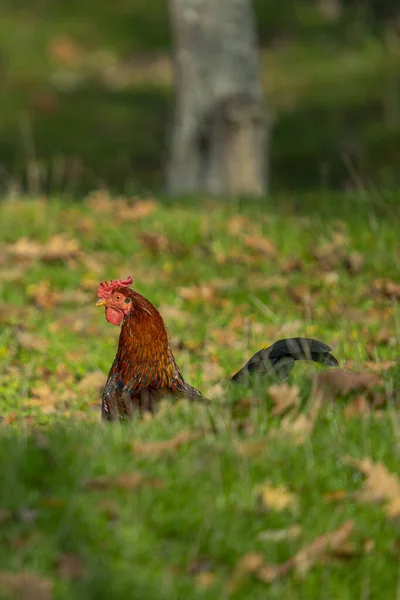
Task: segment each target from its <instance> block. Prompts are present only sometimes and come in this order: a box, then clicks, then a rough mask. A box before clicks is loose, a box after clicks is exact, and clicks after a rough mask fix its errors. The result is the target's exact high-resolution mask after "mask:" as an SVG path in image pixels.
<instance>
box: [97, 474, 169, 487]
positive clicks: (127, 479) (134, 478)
mask: <svg viewBox="0 0 400 600" xmlns="http://www.w3.org/2000/svg"><path fill="white" fill-rule="evenodd" d="M85 485H86V487H87V488H89V489H91V490H106V489H120V490H134V489H137V488H139V487H142V486H149V487H155V488H159V487H163V486H164V482H163V481H161V480H160V479H155V478H149V477H146V476H145V475H144V474H143V473H140V472H139V471H136V472H133V473H120V474H119V475H103V476H101V477H96V478H94V479H89V480H88V481H87V482H86V484H85Z"/></svg>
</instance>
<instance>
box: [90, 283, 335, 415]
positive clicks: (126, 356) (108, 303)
mask: <svg viewBox="0 0 400 600" xmlns="http://www.w3.org/2000/svg"><path fill="white" fill-rule="evenodd" d="M132 282H133V280H132V277H128V278H127V279H120V280H117V281H103V282H102V283H100V285H99V286H98V288H97V295H98V297H99V300H98V302H97V303H96V306H104V307H105V315H106V319H107V321H108V322H109V323H111V324H112V325H116V326H119V325H121V323H122V328H121V333H120V337H119V345H118V351H117V354H116V356H115V358H114V362H113V364H112V367H111V370H110V373H109V375H108V379H107V382H106V385H105V388H104V392H103V398H102V409H101V413H102V418H103V420H106V421H115V420H118V419H127V418H130V417H131V416H132V414H133V412H134V411H135V410H137V409H139V411H140V412H144V411H152V410H153V409H154V407H155V405H156V403H157V401H158V400H159V399H160V398H161V397H165V396H172V397H173V398H182V397H186V398H188V399H189V400H204V401H207V399H206V398H205V397H204V396H203V394H202V393H201V392H199V390H197V389H196V388H194V387H192V386H191V385H189V383H187V382H186V381H185V379H184V377H183V375H182V373H181V371H180V369H179V367H178V365H177V364H176V361H175V358H174V355H173V352H172V349H171V346H170V344H169V339H168V333H167V330H166V328H165V325H164V321H163V319H162V317H161V315H160V313H159V312H158V310H157V309H156V308H155V307H154V306H153V304H151V302H149V300H147V299H146V298H144V296H142V295H141V294H139V293H138V292H136V291H135V290H133V289H131V288H130V286H131V284H132ZM330 350H331V348H330V347H329V346H327V345H326V344H323V343H322V342H319V341H317V340H313V339H309V338H287V339H283V340H279V341H277V342H275V343H274V344H272V346H269V347H268V348H264V349H262V350H259V351H258V352H257V353H256V354H254V356H253V357H252V358H251V359H250V360H249V361H248V363H246V364H245V365H244V367H242V368H241V369H240V370H239V371H238V372H237V373H236V374H235V375H234V376H233V377H232V381H233V382H241V383H248V382H249V380H250V378H252V377H254V376H256V377H260V376H262V375H263V374H265V373H273V374H277V375H279V376H280V377H282V378H284V377H286V376H287V375H288V373H289V372H290V371H291V369H292V368H293V365H294V363H295V361H296V360H313V361H315V362H320V363H322V364H324V365H327V366H333V367H334V366H337V365H338V362H337V360H336V358H335V357H334V356H332V354H330Z"/></svg>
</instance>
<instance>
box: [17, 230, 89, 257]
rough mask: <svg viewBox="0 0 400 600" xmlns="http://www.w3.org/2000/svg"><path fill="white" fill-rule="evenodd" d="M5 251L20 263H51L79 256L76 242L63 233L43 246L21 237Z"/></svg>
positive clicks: (79, 251) (79, 252)
mask: <svg viewBox="0 0 400 600" xmlns="http://www.w3.org/2000/svg"><path fill="white" fill-rule="evenodd" d="M7 251H8V252H9V254H11V255H12V256H14V257H15V258H16V259H17V260H22V261H24V260H44V261H48V262H52V261H57V260H70V259H75V258H78V257H79V256H80V255H81V250H80V247H79V243H78V241H77V240H74V239H71V238H69V237H68V236H67V235H66V234H64V233H59V234H57V235H54V236H53V237H52V238H50V239H49V240H48V241H47V242H46V243H45V244H41V243H40V242H38V241H36V240H30V239H28V238H26V237H23V238H21V239H19V240H18V241H17V242H15V244H13V245H11V246H9V247H8V249H7Z"/></svg>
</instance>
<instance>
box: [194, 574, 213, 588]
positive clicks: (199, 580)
mask: <svg viewBox="0 0 400 600" xmlns="http://www.w3.org/2000/svg"><path fill="white" fill-rule="evenodd" d="M214 581H215V574H214V573H212V572H211V571H204V572H203V573H199V574H198V575H195V577H194V583H195V585H196V587H198V588H199V589H201V590H205V589H207V588H209V587H210V585H212V584H213V583H214Z"/></svg>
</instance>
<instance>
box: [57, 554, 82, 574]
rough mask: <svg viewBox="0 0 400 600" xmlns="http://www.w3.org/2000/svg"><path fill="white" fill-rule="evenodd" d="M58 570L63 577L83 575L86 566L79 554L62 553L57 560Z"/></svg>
mask: <svg viewBox="0 0 400 600" xmlns="http://www.w3.org/2000/svg"><path fill="white" fill-rule="evenodd" d="M57 571H58V574H59V575H60V577H62V578H63V579H77V578H79V577H82V575H83V573H84V568H83V564H82V561H81V559H80V558H79V556H78V555H77V554H61V556H59V557H58V560H57Z"/></svg>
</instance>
